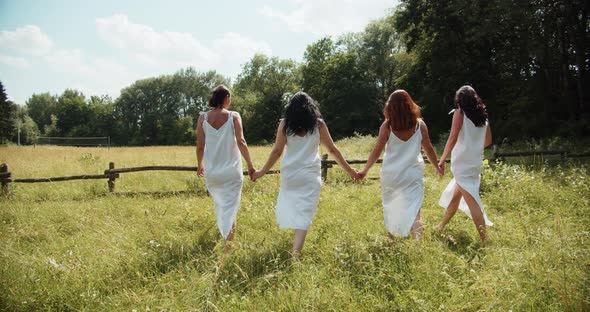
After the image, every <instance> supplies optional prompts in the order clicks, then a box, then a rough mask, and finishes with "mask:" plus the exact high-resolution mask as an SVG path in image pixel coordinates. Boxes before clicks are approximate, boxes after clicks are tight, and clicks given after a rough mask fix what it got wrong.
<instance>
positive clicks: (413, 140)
mask: <svg viewBox="0 0 590 312" xmlns="http://www.w3.org/2000/svg"><path fill="white" fill-rule="evenodd" d="M421 149H422V132H421V131H420V123H418V126H417V128H416V132H414V134H413V135H412V136H411V137H410V138H409V139H408V140H407V141H403V140H401V139H400V138H398V137H397V136H396V135H395V133H393V131H391V132H390V133H389V139H388V140H387V145H386V147H385V154H384V155H383V166H382V167H381V199H382V201H383V215H384V219H385V228H386V229H387V231H388V232H389V233H391V234H392V235H396V236H408V234H409V233H410V229H411V228H412V225H413V224H414V222H415V221H416V216H417V215H418V212H420V207H421V206H422V200H423V199H424V160H423V158H422V154H421V153H420V151H421Z"/></svg>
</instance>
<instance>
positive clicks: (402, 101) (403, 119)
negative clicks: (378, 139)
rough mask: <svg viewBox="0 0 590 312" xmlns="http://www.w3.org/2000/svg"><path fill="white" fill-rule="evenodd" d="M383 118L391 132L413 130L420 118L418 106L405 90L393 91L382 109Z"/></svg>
mask: <svg viewBox="0 0 590 312" xmlns="http://www.w3.org/2000/svg"><path fill="white" fill-rule="evenodd" d="M383 116H385V120H387V123H388V125H389V128H391V130H408V129H415V128H416V124H418V119H419V118H420V106H418V105H417V104H416V103H414V100H412V97H411V96H410V94H409V93H408V92H406V90H401V89H399V90H395V91H394V92H393V93H392V94H391V95H390V96H389V98H388V99H387V102H386V103H385V107H383Z"/></svg>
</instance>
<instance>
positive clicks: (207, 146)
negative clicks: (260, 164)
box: [197, 85, 255, 241]
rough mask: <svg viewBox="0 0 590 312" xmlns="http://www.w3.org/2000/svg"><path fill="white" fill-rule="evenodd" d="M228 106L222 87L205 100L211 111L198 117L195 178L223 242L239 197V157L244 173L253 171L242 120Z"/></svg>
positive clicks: (232, 229) (227, 237)
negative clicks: (212, 208)
mask: <svg viewBox="0 0 590 312" xmlns="http://www.w3.org/2000/svg"><path fill="white" fill-rule="evenodd" d="M230 103H231V95H230V92H229V89H228V88H227V87H225V86H223V85H221V86H218V87H216V88H215V89H214V90H213V94H212V96H211V98H210V99H209V106H210V107H212V108H213V109H212V110H210V111H209V112H206V113H203V114H201V116H200V117H199V121H198V124H197V160H198V175H199V176H201V177H202V176H205V184H206V186H207V190H208V191H209V194H210V195H211V197H212V198H213V202H214V204H215V213H216V215H217V227H218V228H219V232H220V233H221V235H222V236H223V238H224V239H225V241H231V240H233V238H234V233H235V228H236V215H237V212H238V208H239V206H240V199H241V196H242V181H243V174H242V157H241V156H243V157H244V159H245V160H246V163H247V165H248V172H249V173H250V174H252V173H254V171H255V169H254V167H253V166H252V161H251V160H250V153H249V151H248V145H247V144H246V140H245V139H244V133H243V131H242V119H241V117H240V115H239V114H238V113H237V112H233V111H229V110H227V109H228V108H229V105H230ZM240 154H241V156H240ZM203 156H204V157H203Z"/></svg>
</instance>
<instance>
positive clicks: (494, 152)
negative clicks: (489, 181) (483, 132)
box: [492, 144, 498, 162]
mask: <svg viewBox="0 0 590 312" xmlns="http://www.w3.org/2000/svg"><path fill="white" fill-rule="evenodd" d="M497 160H498V145H497V144H494V148H493V150H492V161H493V162H496V161H497Z"/></svg>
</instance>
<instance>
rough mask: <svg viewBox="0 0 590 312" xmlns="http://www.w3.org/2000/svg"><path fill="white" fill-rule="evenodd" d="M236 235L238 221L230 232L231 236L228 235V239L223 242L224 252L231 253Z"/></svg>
mask: <svg viewBox="0 0 590 312" xmlns="http://www.w3.org/2000/svg"><path fill="white" fill-rule="evenodd" d="M235 233H236V221H234V224H232V226H231V230H230V231H229V234H228V235H227V238H226V239H225V241H224V242H223V244H224V246H223V251H224V252H229V251H230V249H231V242H232V241H233V240H234V234H235Z"/></svg>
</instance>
